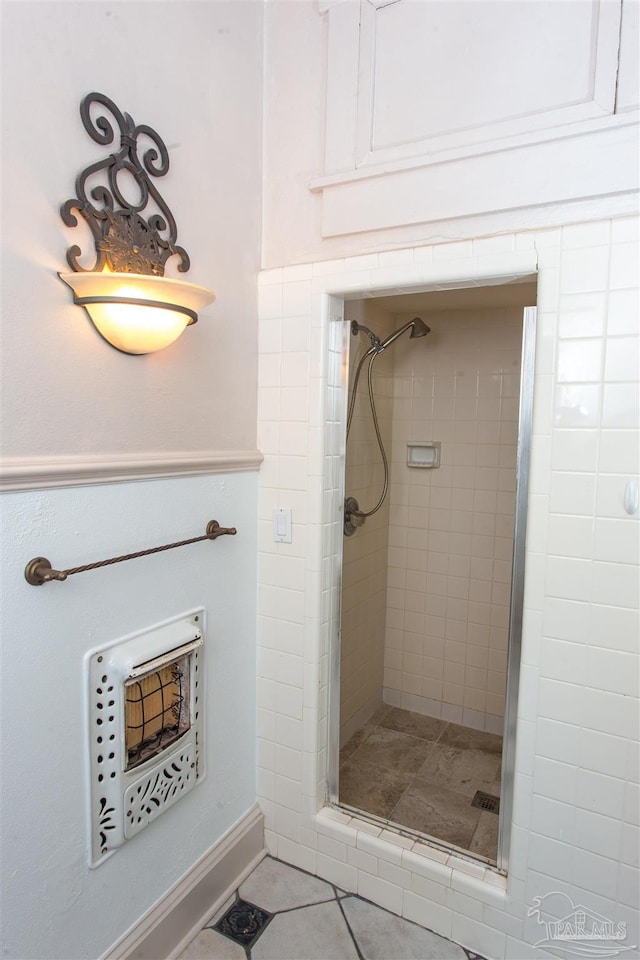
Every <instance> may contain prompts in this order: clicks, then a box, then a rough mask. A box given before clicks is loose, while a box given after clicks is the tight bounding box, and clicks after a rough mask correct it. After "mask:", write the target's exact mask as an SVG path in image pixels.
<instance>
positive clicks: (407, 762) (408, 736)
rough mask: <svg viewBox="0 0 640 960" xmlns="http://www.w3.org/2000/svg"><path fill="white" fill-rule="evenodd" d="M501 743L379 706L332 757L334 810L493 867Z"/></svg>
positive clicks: (493, 737) (455, 726)
mask: <svg viewBox="0 0 640 960" xmlns="http://www.w3.org/2000/svg"><path fill="white" fill-rule="evenodd" d="M501 760H502V737H499V736H496V735H495V734H492V733H483V732H482V731H479V730H471V729H470V728H469V727H461V726H458V724H456V723H447V722H445V721H444V720H436V719H434V718H432V717H425V716H422V715H421V714H419V713H411V712H410V711H408V710H400V709H399V708H397V707H388V706H382V707H380V709H379V710H378V711H376V713H375V714H374V715H373V716H372V717H371V719H370V720H369V722H368V723H367V724H365V726H364V727H363V728H362V729H361V730H358V732H357V733H356V734H354V736H353V737H351V739H350V740H349V741H348V743H346V744H345V746H344V747H343V749H342V750H341V752H340V786H339V796H340V803H344V804H347V805H348V806H350V807H356V808H357V809H358V810H363V811H365V812H367V813H372V814H374V815H375V816H377V817H383V818H385V819H386V820H391V821H392V822H393V823H396V824H398V825H400V826H405V827H408V828H409V829H411V830H417V831H419V832H420V833H426V834H428V835H429V836H432V837H434V838H436V839H438V840H442V841H444V842H445V843H450V844H454V845H455V846H457V847H461V848H463V849H464V850H468V851H469V852H470V853H475V854H478V855H479V856H481V857H486V858H487V859H489V860H491V861H493V862H495V860H496V856H497V845H498V816H497V814H495V813H490V812H487V811H485V810H481V809H478V808H477V807H473V806H471V801H472V800H473V797H474V795H475V793H476V791H478V790H480V791H482V792H483V793H488V794H493V795H495V796H499V795H500V769H501Z"/></svg>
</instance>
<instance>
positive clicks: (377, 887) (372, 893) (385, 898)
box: [358, 871, 403, 915]
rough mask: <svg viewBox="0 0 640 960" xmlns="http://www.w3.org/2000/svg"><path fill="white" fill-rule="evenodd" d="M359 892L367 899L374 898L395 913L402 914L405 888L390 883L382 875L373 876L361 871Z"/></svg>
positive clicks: (375, 901)
mask: <svg viewBox="0 0 640 960" xmlns="http://www.w3.org/2000/svg"><path fill="white" fill-rule="evenodd" d="M358 893H359V895H360V896H361V897H364V898H365V899H366V900H373V902H374V903H377V904H379V906H381V907H385V909H387V910H391V911H392V912H393V913H397V914H399V915H401V914H402V899H403V890H402V888H401V887H398V886H397V885H396V884H395V883H389V882H388V881H387V880H382V879H381V878H380V877H372V876H370V875H369V874H367V873H363V872H362V871H359V872H358Z"/></svg>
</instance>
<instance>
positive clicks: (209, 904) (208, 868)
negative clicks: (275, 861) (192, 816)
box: [101, 804, 267, 960]
mask: <svg viewBox="0 0 640 960" xmlns="http://www.w3.org/2000/svg"><path fill="white" fill-rule="evenodd" d="M266 853H267V850H266V848H265V845H264V816H263V813H262V810H261V809H260V807H259V806H258V805H257V804H254V805H253V806H252V807H251V808H250V810H248V811H247V813H246V814H245V815H244V816H243V817H242V818H241V819H240V820H238V822H237V823H236V824H234V826H233V827H231V829H230V830H229V831H228V832H227V833H226V834H224V836H223V837H221V838H220V840H218V841H217V843H215V844H214V845H213V846H212V847H211V849H210V850H208V851H207V853H205V854H204V856H203V857H201V859H200V860H198V862H197V863H196V864H194V866H193V867H192V868H191V869H190V870H189V871H188V872H187V873H186V874H185V875H184V876H183V877H182V878H181V879H180V880H179V881H178V882H177V883H176V884H175V886H173V887H172V888H171V889H170V890H169V891H168V892H167V893H166V894H165V895H164V896H163V897H162V898H161V899H160V900H158V902H157V903H156V904H154V906H153V907H152V908H151V909H150V910H149V911H148V912H147V913H146V914H145V915H144V916H143V917H142V918H141V919H140V920H139V921H138V922H137V923H135V924H134V926H133V927H131V928H130V929H129V930H128V931H127V933H125V934H124V936H123V937H121V938H120V940H118V941H117V942H116V943H115V944H114V945H113V946H112V947H111V948H110V949H109V950H108V951H107V953H105V954H103V956H102V958H101V960H171V958H175V957H177V956H178V955H179V954H180V953H181V952H182V950H184V948H185V947H186V946H187V944H188V943H190V942H191V940H192V939H193V938H194V937H195V936H196V935H197V934H198V932H199V931H200V930H201V928H202V926H203V925H204V924H205V923H206V921H207V920H208V919H209V917H211V916H212V915H213V914H214V913H215V912H216V910H218V909H219V908H220V907H221V906H222V904H223V903H224V902H225V900H227V899H228V898H229V897H230V896H231V894H232V893H233V891H234V890H235V889H236V887H237V886H238V885H239V884H240V883H242V881H243V880H244V879H245V877H247V876H248V875H249V873H251V871H252V870H253V869H254V867H255V866H256V865H257V864H258V863H259V862H260V861H261V860H262V858H263V857H264V856H265V855H266Z"/></svg>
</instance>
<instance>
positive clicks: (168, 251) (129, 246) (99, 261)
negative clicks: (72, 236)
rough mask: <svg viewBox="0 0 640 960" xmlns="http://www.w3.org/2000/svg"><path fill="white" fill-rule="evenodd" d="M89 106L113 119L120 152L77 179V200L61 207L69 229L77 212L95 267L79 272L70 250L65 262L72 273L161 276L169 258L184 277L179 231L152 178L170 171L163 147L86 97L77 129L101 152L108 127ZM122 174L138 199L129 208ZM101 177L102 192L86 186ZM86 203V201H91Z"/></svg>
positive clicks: (142, 128)
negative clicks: (141, 145) (153, 208)
mask: <svg viewBox="0 0 640 960" xmlns="http://www.w3.org/2000/svg"><path fill="white" fill-rule="evenodd" d="M93 104H100V105H101V106H103V107H106V109H107V110H108V111H109V112H110V113H111V114H112V116H113V118H114V119H115V121H116V123H117V126H118V128H119V130H120V149H119V151H118V152H117V153H111V154H109V156H108V157H105V158H104V160H99V161H98V162H97V163H91V164H89V165H88V166H87V167H85V169H84V170H82V172H81V173H79V174H78V176H77V178H76V196H75V197H73V198H72V199H71V200H67V201H66V203H64V204H63V205H62V208H61V211H60V212H61V216H62V219H63V220H64V222H65V224H66V225H67V226H68V227H75V226H77V225H78V220H77V218H76V216H75V214H74V211H77V212H78V213H79V214H81V216H82V217H83V218H84V219H85V220H86V222H87V223H88V225H89V227H90V228H91V232H92V234H93V238H94V241H95V247H96V262H95V263H94V265H93V266H92V267H88V268H85V267H82V266H81V265H80V263H79V262H78V257H79V256H80V255H81V250H80V248H79V247H78V246H72V247H69V249H68V250H67V262H68V263H69V266H70V267H71V269H72V270H75V271H84V270H89V271H92V272H93V271H97V270H104V268H105V266H108V267H109V269H111V270H112V271H115V272H118V273H143V274H152V275H154V276H164V265H165V263H166V261H167V260H168V258H169V257H171V256H173V255H174V254H177V255H178V256H179V257H180V264H179V266H178V270H179V271H180V272H181V273H185V272H186V271H187V270H188V269H189V266H190V263H189V256H188V254H187V252H186V250H185V249H184V248H183V247H180V246H177V245H176V240H177V236H178V229H177V227H176V221H175V219H174V217H173V214H172V213H171V210H170V209H169V207H168V206H167V204H166V202H165V201H164V200H163V198H162V196H161V195H160V193H159V191H158V190H157V189H156V187H155V185H154V183H153V181H152V179H151V177H164V176H165V175H166V173H167V172H168V170H169V153H168V151H167V148H166V146H165V143H164V141H163V140H162V138H161V137H160V136H159V134H158V133H156V131H155V130H153V129H152V128H151V127H149V126H147V125H146V124H137V125H136V123H135V122H134V120H133V118H132V117H131V116H130V115H129V114H128V113H122V112H121V111H120V110H119V109H118V107H117V106H116V105H115V103H114V102H113V100H110V99H109V97H107V96H105V95H104V94H103V93H89V94H88V95H87V96H86V97H85V98H84V100H83V101H82V103H81V105H80V116H81V117H82V123H83V126H84V128H85V130H86V131H87V133H88V134H89V136H90V137H91V139H92V140H94V141H95V142H96V143H99V144H100V145H101V146H105V147H106V146H108V145H109V144H110V143H113V141H114V137H115V132H114V127H113V124H112V123H111V122H110V121H109V119H108V118H107V117H105V116H103V115H100V116H98V117H97V118H96V120H95V122H94V121H93V120H92V117H91V107H92V105H93ZM139 137H147V138H148V139H149V140H150V141H151V142H152V144H153V145H152V146H150V147H148V149H146V150H145V151H144V153H143V156H142V161H141V160H140V157H139V156H138V138H139ZM123 173H127V174H129V175H130V176H131V178H132V179H133V181H134V182H135V186H136V188H137V190H138V193H139V197H138V199H137V201H135V202H130V201H129V200H128V199H127V197H126V196H125V194H124V192H123V190H122V189H121V188H120V184H119V180H120V179H121V178H122V174H123ZM100 174H103V175H104V179H105V180H106V181H107V184H108V185H107V186H105V185H104V184H99V183H96V184H94V185H93V186H91V180H92V179H93V178H95V177H97V176H98V175H100ZM90 198H91V199H90ZM150 199H151V200H153V202H154V203H155V204H156V205H157V207H158V212H157V213H155V212H154V213H152V214H151V215H150V216H149V217H148V219H146V220H145V218H144V217H143V216H142V212H143V211H144V210H145V209H146V207H147V204H148V203H149V200H150Z"/></svg>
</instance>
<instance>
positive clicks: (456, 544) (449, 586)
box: [384, 308, 522, 732]
mask: <svg viewBox="0 0 640 960" xmlns="http://www.w3.org/2000/svg"><path fill="white" fill-rule="evenodd" d="M426 316H427V320H428V323H429V325H430V326H431V334H430V335H429V337H427V338H426V339H425V340H419V341H417V342H415V341H410V340H408V341H406V342H405V341H404V340H403V341H401V342H400V343H399V344H398V351H397V353H396V357H395V361H396V362H395V376H394V406H393V464H392V484H391V509H390V517H389V573H388V588H387V630H386V638H385V681H384V686H385V700H386V701H387V702H389V703H393V704H395V705H397V706H403V707H405V708H407V709H412V710H416V711H418V712H420V713H426V714H430V715H433V716H442V717H443V718H444V719H447V720H453V721H455V722H457V723H464V724H465V725H469V726H474V727H479V728H481V729H489V730H492V731H493V732H501V728H502V717H503V715H504V692H505V678H506V656H507V640H508V624H509V593H510V583H511V555H512V551H513V535H512V531H513V511H514V491H515V466H516V441H517V430H518V394H519V386H520V351H521V340H522V310H521V309H520V308H515V309H514V308H508V309H507V308H502V309H494V310H478V311H475V310H469V311H457V310H456V311H454V310H449V311H442V312H441V313H436V314H435V315H434V314H429V315H426ZM420 440H434V441H440V442H441V444H442V448H441V464H440V467H439V468H437V469H433V470H426V469H419V468H410V467H408V466H407V443H408V442H409V441H420Z"/></svg>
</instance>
